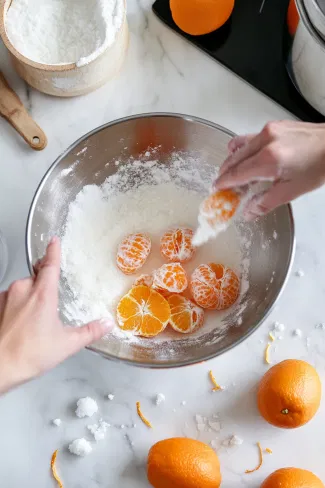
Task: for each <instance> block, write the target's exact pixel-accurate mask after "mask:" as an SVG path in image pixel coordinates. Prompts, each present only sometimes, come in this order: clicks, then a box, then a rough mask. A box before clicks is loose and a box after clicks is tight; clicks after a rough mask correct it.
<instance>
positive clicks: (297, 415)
mask: <svg viewBox="0 0 325 488" xmlns="http://www.w3.org/2000/svg"><path fill="white" fill-rule="evenodd" d="M321 390H322V387H321V382H320V379H319V376H318V374H317V371H316V370H315V368H313V366H311V365H310V364H308V363H306V362H305V361H301V360H297V359H287V360H286V361H282V362H281V363H279V364H276V365H275V366H273V367H272V368H270V369H269V371H268V372H267V373H265V375H264V376H263V378H262V379H261V381H260V384H259V387H258V392H257V404H258V409H259V411H260V414H261V415H262V417H264V419H265V420H266V421H267V422H269V423H270V424H272V425H275V426H276V427H283V428H285V429H294V428H295V427H300V426H301V425H304V424H306V423H307V422H309V420H311V419H312V418H313V416H314V415H315V413H316V412H317V410H318V407H319V404H320V400H321Z"/></svg>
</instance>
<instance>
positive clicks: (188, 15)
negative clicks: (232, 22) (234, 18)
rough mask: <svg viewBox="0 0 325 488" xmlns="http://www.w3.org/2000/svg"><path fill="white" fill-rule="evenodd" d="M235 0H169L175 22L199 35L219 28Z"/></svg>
mask: <svg viewBox="0 0 325 488" xmlns="http://www.w3.org/2000/svg"><path fill="white" fill-rule="evenodd" d="M234 4H235V0H170V9H171V12H172V16H173V19H174V22H175V24H176V25H177V26H178V27H179V28H180V29H181V30H182V31H184V32H186V33H187V34H191V35H192V36H199V35H203V34H208V33H209V32H213V31H215V30H216V29H219V27H221V26H222V25H223V24H224V23H225V22H227V20H228V19H229V17H230V15H231V13H232V11H233V8H234Z"/></svg>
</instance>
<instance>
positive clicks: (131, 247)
mask: <svg viewBox="0 0 325 488" xmlns="http://www.w3.org/2000/svg"><path fill="white" fill-rule="evenodd" d="M150 251H151V240H150V237H149V236H147V235H146V234H140V233H138V234H130V235H128V236H126V237H125V238H124V239H123V240H122V242H121V243H120V245H119V247H118V250H117V255H116V264H117V266H118V267H119V268H120V270H121V271H123V273H124V274H132V273H135V272H136V271H137V270H138V269H140V268H141V267H142V266H143V265H144V263H145V262H146V260H147V259H148V256H149V254H150Z"/></svg>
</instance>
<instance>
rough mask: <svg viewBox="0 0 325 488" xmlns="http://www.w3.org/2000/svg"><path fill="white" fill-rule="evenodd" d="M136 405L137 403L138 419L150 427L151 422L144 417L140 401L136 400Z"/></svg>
mask: <svg viewBox="0 0 325 488" xmlns="http://www.w3.org/2000/svg"><path fill="white" fill-rule="evenodd" d="M136 405H137V413H138V415H139V417H140V419H141V420H142V422H143V423H144V424H146V426H147V427H149V429H152V425H151V423H150V422H149V420H148V419H146V417H145V416H144V415H143V413H142V412H141V405H140V402H137V403H136Z"/></svg>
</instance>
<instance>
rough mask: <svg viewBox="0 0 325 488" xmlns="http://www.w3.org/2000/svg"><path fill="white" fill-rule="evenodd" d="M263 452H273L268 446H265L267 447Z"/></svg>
mask: <svg viewBox="0 0 325 488" xmlns="http://www.w3.org/2000/svg"><path fill="white" fill-rule="evenodd" d="M265 452H267V453H268V454H273V451H272V449H270V448H269V447H267V448H266V449H265Z"/></svg>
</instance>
